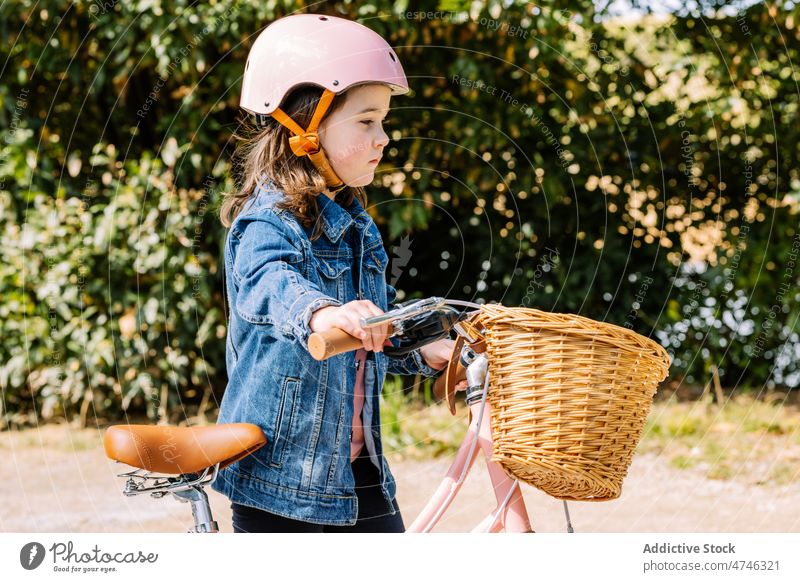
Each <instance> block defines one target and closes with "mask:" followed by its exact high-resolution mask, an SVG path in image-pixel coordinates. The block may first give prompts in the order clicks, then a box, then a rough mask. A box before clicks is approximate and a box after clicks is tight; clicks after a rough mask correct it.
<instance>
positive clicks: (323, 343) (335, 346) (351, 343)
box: [308, 329, 364, 361]
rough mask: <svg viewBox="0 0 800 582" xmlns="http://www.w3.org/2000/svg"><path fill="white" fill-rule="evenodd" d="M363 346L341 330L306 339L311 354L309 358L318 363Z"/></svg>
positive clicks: (333, 330) (314, 334) (358, 340)
mask: <svg viewBox="0 0 800 582" xmlns="http://www.w3.org/2000/svg"><path fill="white" fill-rule="evenodd" d="M363 345H364V344H363V343H362V342H361V340H360V339H358V338H357V337H355V336H352V335H350V334H349V333H347V332H346V331H343V330H341V329H329V330H328V331H323V332H321V333H312V334H311V336H310V337H309V338H308V351H309V352H310V353H311V357H312V358H314V359H315V360H320V361H322V360H327V359H328V358H330V357H333V356H336V355H338V354H342V353H344V352H349V351H352V350H357V349H358V348H360V347H363Z"/></svg>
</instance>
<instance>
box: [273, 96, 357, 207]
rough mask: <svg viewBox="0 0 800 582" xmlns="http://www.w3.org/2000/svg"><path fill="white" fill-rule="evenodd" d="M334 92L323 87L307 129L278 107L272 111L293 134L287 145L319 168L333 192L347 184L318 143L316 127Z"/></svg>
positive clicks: (295, 153)
mask: <svg viewBox="0 0 800 582" xmlns="http://www.w3.org/2000/svg"><path fill="white" fill-rule="evenodd" d="M335 95H336V94H335V93H333V92H332V91H330V90H328V89H325V90H324V91H323V93H322V97H320V99H319V102H318V103H317V108H316V110H315V111H314V116H313V117H312V118H311V123H309V124H308V128H307V129H303V128H302V127H300V126H299V125H298V124H297V123H296V122H295V121H294V120H293V119H292V118H291V117H289V116H288V115H286V112H284V111H283V110H282V109H281V108H280V107H279V108H277V109H275V111H273V112H272V117H274V118H275V119H276V120H277V121H278V123H280V124H281V125H282V126H284V127H285V128H286V129H288V130H289V131H291V132H292V133H293V134H294V135H293V136H291V137H290V138H289V147H291V148H292V152H294V155H296V156H297V157H298V158H301V157H303V156H308V158H309V159H310V160H311V163H312V164H314V166H315V167H316V168H317V170H319V173H320V174H321V175H322V177H323V178H325V183H326V184H327V185H328V188H329V189H330V190H331V192H333V193H334V194H335V193H336V192H338V191H339V190H341V189H342V188H344V187H345V186H347V184H345V183H344V182H343V181H342V179H341V178H339V176H337V175H336V172H334V171H333V168H332V167H331V164H330V162H328V158H327V156H326V155H325V151H324V150H323V149H322V147H320V145H319V135H318V134H317V127H318V126H319V124H320V122H321V121H322V117H323V116H324V115H325V112H326V111H327V110H328V107H330V105H331V101H333V98H334V96H335Z"/></svg>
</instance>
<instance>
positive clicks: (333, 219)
mask: <svg viewBox="0 0 800 582" xmlns="http://www.w3.org/2000/svg"><path fill="white" fill-rule="evenodd" d="M317 204H318V205H319V211H320V212H319V219H320V220H321V221H322V232H323V233H325V236H327V237H328V239H329V240H330V241H331V242H333V243H335V242H336V241H338V240H339V238H341V236H342V234H343V233H344V232H345V231H347V229H348V228H349V227H350V225H351V224H353V223H355V225H356V228H358V229H359V230H362V229H364V227H365V226H366V225H367V223H368V222H369V214H367V213H366V212H365V211H364V208H363V207H362V206H361V203H359V201H358V200H357V199H356V197H355V196H353V201H352V202H351V203H350V204H349V205H348V206H342V205H341V204H339V203H338V202H336V201H335V200H331V199H330V198H328V197H327V196H326V195H325V194H320V195H319V196H318V197H317Z"/></svg>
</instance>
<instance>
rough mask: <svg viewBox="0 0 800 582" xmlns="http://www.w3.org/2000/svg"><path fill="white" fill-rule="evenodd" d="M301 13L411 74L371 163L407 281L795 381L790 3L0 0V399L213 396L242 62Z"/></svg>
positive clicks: (692, 382) (74, 411)
mask: <svg viewBox="0 0 800 582" xmlns="http://www.w3.org/2000/svg"><path fill="white" fill-rule="evenodd" d="M292 12H318V13H326V14H332V15H340V16H344V17H347V18H351V19H356V20H359V21H360V22H362V23H363V24H365V25H367V26H369V27H370V28H373V29H374V30H376V31H377V32H379V33H380V34H382V35H383V36H384V37H385V38H387V40H388V41H389V43H390V44H391V45H393V46H394V47H395V48H396V52H397V54H398V55H399V56H400V58H401V60H402V63H403V65H404V67H405V71H406V74H407V76H408V78H409V82H410V83H411V85H412V87H413V92H412V93H411V94H410V95H409V96H404V97H396V98H394V99H393V101H392V106H393V109H392V112H391V114H390V116H389V120H388V124H387V132H388V133H389V134H390V137H391V138H392V140H393V141H392V143H391V144H390V146H389V147H388V148H387V154H388V155H386V156H385V157H384V160H383V162H382V164H381V167H380V168H379V169H378V172H377V174H376V179H375V183H374V185H373V187H371V188H368V195H369V196H370V202H371V203H372V204H373V205H374V206H373V207H372V210H371V212H372V214H373V216H374V218H375V220H376V222H378V224H379V226H380V228H381V230H382V232H383V234H384V241H385V243H386V245H387V251H388V252H389V255H390V259H391V262H390V270H389V271H387V274H389V273H390V274H391V279H392V281H391V282H393V284H395V285H396V286H397V287H398V288H399V289H400V290H401V291H402V295H401V297H403V296H405V297H412V296H428V295H434V294H437V295H439V294H440V295H447V296H449V297H452V298H460V299H470V300H474V301H498V302H502V303H503V304H505V305H508V306H518V305H523V306H527V307H536V308H540V309H544V310H548V311H557V312H569V313H578V314H581V315H584V316H587V317H590V318H592V319H596V320H603V321H609V322H612V323H617V324H620V325H626V326H628V327H631V328H632V329H634V330H636V331H638V332H640V333H642V334H644V335H647V336H651V337H653V338H654V339H656V340H658V341H660V342H661V343H662V344H663V345H664V346H666V347H667V349H668V350H669V352H670V354H671V356H672V357H673V358H674V363H673V366H672V376H671V378H670V382H672V384H673V385H674V386H688V387H692V386H699V387H702V386H703V385H706V384H707V383H708V382H709V381H710V376H711V373H712V371H713V370H717V372H718V378H719V380H720V382H721V386H722V387H723V388H724V389H728V390H730V389H734V390H739V391H751V392H755V393H758V392H760V391H762V390H763V389H773V388H778V389H792V388H796V387H797V386H798V385H800V366H799V365H798V362H799V361H800V339H799V338H798V314H799V313H800V291H798V282H800V265H798V264H797V263H798V259H799V258H800V257H798V251H799V250H800V228H799V226H798V204H800V170H798V164H797V160H798V150H799V149H800V145H798V144H799V143H800V141H799V140H798V129H799V128H800V124H798V121H797V119H798V103H799V102H800V90H798V78H799V77H800V74H798V71H797V70H796V69H794V68H793V67H794V66H796V64H797V63H800V31H799V30H798V25H799V24H800V23H799V22H798V21H799V20H800V9H799V8H798V6H797V4H796V3H785V4H781V5H780V6H778V5H775V4H763V3H755V4H748V3H724V2H700V3H694V4H691V5H689V6H688V7H680V8H679V9H677V10H676V11H666V10H659V11H657V12H656V13H650V10H649V9H648V5H646V4H645V5H641V4H638V3H633V4H632V5H631V4H624V5H621V4H620V3H611V4H609V3H603V2H597V3H592V2H589V1H571V2H560V3H558V8H553V7H551V6H550V5H544V6H539V5H535V4H532V3H524V2H519V3H509V2H473V3H467V2H421V3H415V5H414V6H413V7H412V6H408V5H407V3H405V2H396V3H391V2H366V3H365V2H329V3H321V4H320V3H318V4H313V5H312V4H304V3H302V2H264V1H242V2H213V1H212V2H207V3H205V2H204V3H189V2H185V1H173V2H169V3H167V2H160V1H156V0H149V1H140V2H114V1H112V0H106V1H105V2H102V1H100V0H97V1H95V2H86V1H80V2H67V1H45V2H31V1H23V2H18V3H15V4H11V3H4V4H2V5H1V6H0V16H2V18H1V19H0V22H2V24H1V25H0V26H1V27H2V38H3V41H2V51H3V58H2V62H3V68H2V73H0V74H2V83H0V102H2V107H0V128H2V136H3V138H2V142H1V143H0V148H1V149H0V230H1V231H2V243H0V244H2V248H1V249H0V250H1V251H2V255H3V261H2V263H1V264H0V326H2V337H3V341H2V343H0V388H1V389H2V402H0V405H1V406H2V409H0V416H1V417H2V419H3V423H2V425H0V426H3V427H7V426H13V425H24V424H29V423H32V422H35V421H38V420H48V419H54V418H64V417H66V418H67V419H68V420H70V421H75V422H78V423H80V424H83V425H87V424H95V423H98V422H105V421H108V420H117V419H120V418H124V417H128V415H131V416H134V417H141V416H143V415H146V416H147V417H148V418H149V419H151V420H153V421H156V420H158V421H162V422H163V421H169V422H176V423H177V422H187V421H188V422H196V421H202V420H203V419H212V420H213V418H214V415H215V412H216V409H217V406H218V402H219V400H220V398H221V396H222V393H223V392H224V388H225V383H226V375H225V357H224V356H225V334H226V319H227V305H226V304H225V294H224V287H223V280H224V274H223V272H222V251H223V244H224V238H225V229H224V228H223V227H222V225H221V223H220V221H219V218H218V206H219V203H220V199H221V194H222V193H223V192H225V191H229V190H231V189H232V188H233V186H234V184H235V180H236V179H237V176H236V174H235V168H232V167H231V164H230V156H231V153H232V151H233V148H234V146H235V143H234V141H233V138H232V136H233V134H234V132H235V131H236V130H237V128H238V126H239V123H240V120H241V115H242V114H241V112H240V110H239V108H238V99H239V90H240V86H241V75H242V72H243V68H244V64H245V61H246V57H247V53H248V50H249V48H250V46H251V45H252V43H253V41H254V40H255V38H256V36H257V35H258V33H259V32H260V31H261V30H262V29H263V27H264V26H266V25H268V24H269V23H270V22H271V21H273V20H274V19H275V18H278V17H280V16H283V15H286V14H289V13H292ZM413 380H414V379H413V378H411V379H405V382H406V386H405V388H406V389H409V388H410V386H411V385H412V384H413ZM399 382H400V380H397V379H395V380H393V381H392V383H393V384H392V385H393V386H395V385H396V386H399ZM427 388H429V387H427ZM414 393H415V394H418V395H421V394H423V393H424V392H420V391H419V387H417V389H416V390H415V391H414ZM420 398H421V396H420Z"/></svg>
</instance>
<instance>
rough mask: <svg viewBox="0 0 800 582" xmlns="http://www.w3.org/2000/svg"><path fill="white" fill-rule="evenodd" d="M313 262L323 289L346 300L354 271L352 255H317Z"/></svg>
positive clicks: (324, 291)
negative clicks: (349, 282) (348, 285)
mask: <svg viewBox="0 0 800 582" xmlns="http://www.w3.org/2000/svg"><path fill="white" fill-rule="evenodd" d="M313 263H314V267H315V270H316V272H317V275H318V277H317V279H318V281H319V283H320V289H321V291H322V292H323V293H325V294H326V295H329V296H331V297H335V298H336V299H338V300H339V301H342V302H344V301H345V295H346V289H347V284H348V281H350V278H351V277H352V272H353V259H352V257H350V256H348V255H338V256H326V255H322V256H316V255H315V256H314V260H313Z"/></svg>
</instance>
